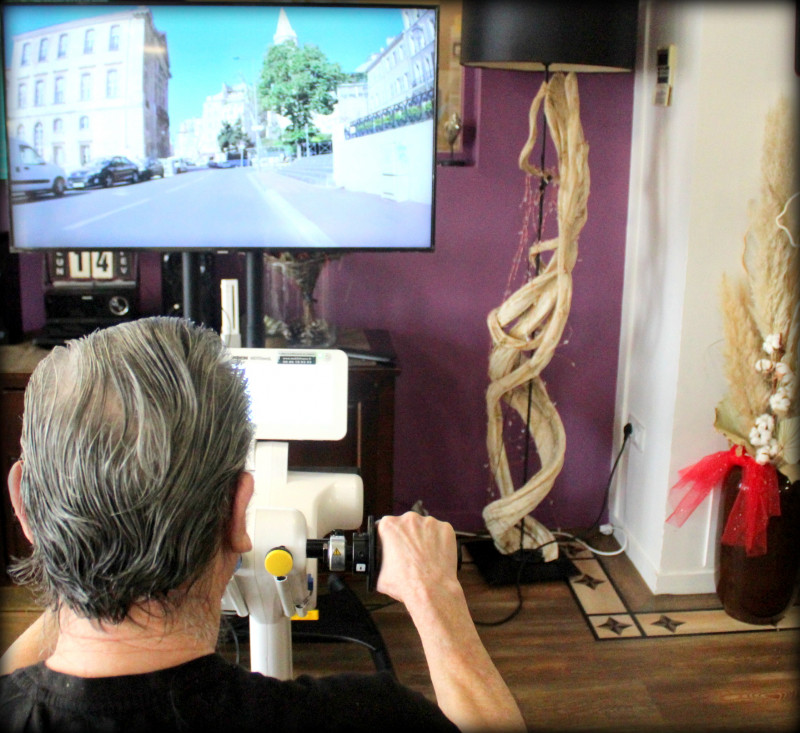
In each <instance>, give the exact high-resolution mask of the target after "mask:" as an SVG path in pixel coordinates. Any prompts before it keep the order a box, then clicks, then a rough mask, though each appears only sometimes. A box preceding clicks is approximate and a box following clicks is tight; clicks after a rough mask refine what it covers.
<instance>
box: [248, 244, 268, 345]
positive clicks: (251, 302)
mask: <svg viewBox="0 0 800 733" xmlns="http://www.w3.org/2000/svg"><path fill="white" fill-rule="evenodd" d="M244 266H245V291H246V292H245V334H244V345H245V347H247V348H248V349H262V348H264V314H263V313H262V310H263V306H262V301H263V297H262V292H263V283H264V253H263V251H262V250H261V249H248V250H247V252H245V263H244Z"/></svg>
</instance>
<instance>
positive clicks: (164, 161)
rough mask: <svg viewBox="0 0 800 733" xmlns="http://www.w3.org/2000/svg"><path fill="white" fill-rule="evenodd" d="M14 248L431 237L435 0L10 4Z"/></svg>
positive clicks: (332, 245)
mask: <svg viewBox="0 0 800 733" xmlns="http://www.w3.org/2000/svg"><path fill="white" fill-rule="evenodd" d="M2 18H3V42H4V60H5V80H4V81H5V88H4V95H3V96H4V98H5V127H6V135H7V146H8V147H7V156H8V188H9V193H10V198H11V206H10V209H11V243H12V247H13V249H15V250H19V251H28V250H42V249H55V250H80V249H85V250H103V251H105V250H109V249H110V250H127V251H131V250H147V249H149V250H173V251H190V250H195V249H200V250H205V251H214V252H224V251H242V250H248V249H254V248H259V249H265V250H271V251H308V250H322V251H334V250H345V251H353V250H371V251H375V250H415V251H419V250H429V249H431V248H432V247H433V210H434V174H435V155H436V153H435V115H436V44H437V22H438V14H437V10H436V8H435V7H433V6H430V5H429V6H423V5H418V6H413V5H409V6H407V7H398V6H388V5H384V6H369V5H356V4H351V5H346V4H338V3H337V4H331V3H327V4H324V5H311V4H302V5H293V4H285V5H279V4H274V5H273V4H265V3H259V4H257V5H256V4H234V3H227V2H220V3H217V4H214V3H210V2H203V3H198V4H192V3H174V4H170V3H151V4H147V5H123V4H118V3H106V2H92V3H71V2H61V3H46V2H45V3H39V2H36V3H19V4H14V3H6V4H5V5H4V6H3V8H2Z"/></svg>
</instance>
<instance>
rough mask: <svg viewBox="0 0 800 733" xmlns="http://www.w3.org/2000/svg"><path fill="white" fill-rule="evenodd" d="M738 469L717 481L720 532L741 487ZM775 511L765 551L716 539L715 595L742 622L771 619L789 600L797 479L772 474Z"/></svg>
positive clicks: (796, 543) (798, 509)
mask: <svg viewBox="0 0 800 733" xmlns="http://www.w3.org/2000/svg"><path fill="white" fill-rule="evenodd" d="M741 477H742V469H741V468H740V467H738V466H737V467H734V468H732V469H731V470H730V471H729V472H728V474H727V476H726V477H725V480H724V482H723V485H722V501H721V502H720V511H721V523H720V533H721V532H722V528H724V526H725V522H727V521H728V515H729V514H730V512H731V508H732V507H733V503H734V501H735V500H736V497H737V495H738V493H739V491H741V490H742V489H741ZM778 486H779V492H780V505H781V513H780V516H774V517H770V519H769V524H768V525H767V552H766V553H765V554H764V555H755V556H750V557H748V555H747V553H746V551H745V548H744V547H743V546H741V545H728V544H725V543H722V542H720V544H719V547H718V552H717V567H716V583H717V595H718V596H719V599H720V601H721V602H722V606H723V608H724V609H725V611H726V613H727V614H728V615H729V616H731V617H733V618H735V619H737V620H739V621H743V622H745V623H748V624H761V625H766V624H776V623H777V622H778V621H780V620H781V619H782V618H783V617H784V615H785V614H786V611H787V609H788V608H789V607H790V606H791V605H792V603H793V602H794V600H795V598H796V595H797V587H798V569H799V568H800V499H798V492H800V481H795V482H793V483H790V482H789V480H788V479H787V478H786V477H785V476H784V475H783V474H781V473H779V474H778Z"/></svg>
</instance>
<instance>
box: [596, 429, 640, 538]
mask: <svg viewBox="0 0 800 733" xmlns="http://www.w3.org/2000/svg"><path fill="white" fill-rule="evenodd" d="M631 433H633V425H631V424H630V423H625V427H624V428H623V430H622V445H621V446H620V448H619V452H618V453H617V457H616V458H615V459H614V465H613V466H611V473H610V474H609V475H608V482H607V483H606V490H605V492H604V494H603V503H602V505H601V506H600V513H599V514H598V515H597V519H595V520H594V522H592V524H590V525H589V527H588V528H587V529H586V530H585V531H586V532H591V531H592V530H593V529H595V528H596V527H597V526H598V525H599V524H600V520H601V519H602V517H603V512H604V511H605V510H606V509H607V507H608V497H609V494H610V493H611V482H612V481H613V480H614V473H615V472H616V470H617V464H618V463H619V461H620V458H622V453H623V451H624V450H625V446H626V445H627V443H628V438H630V437H631Z"/></svg>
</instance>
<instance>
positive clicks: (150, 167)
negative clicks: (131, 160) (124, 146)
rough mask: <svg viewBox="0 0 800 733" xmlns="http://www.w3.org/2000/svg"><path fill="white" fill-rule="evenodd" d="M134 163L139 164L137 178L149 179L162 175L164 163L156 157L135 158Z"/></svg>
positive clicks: (161, 176)
mask: <svg viewBox="0 0 800 733" xmlns="http://www.w3.org/2000/svg"><path fill="white" fill-rule="evenodd" d="M135 162H136V165H137V166H139V178H140V179H141V180H143V181H149V180H150V179H151V178H163V177H164V164H163V163H162V162H161V161H160V160H159V159H158V158H136V159H135Z"/></svg>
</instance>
